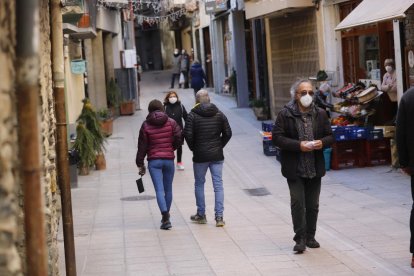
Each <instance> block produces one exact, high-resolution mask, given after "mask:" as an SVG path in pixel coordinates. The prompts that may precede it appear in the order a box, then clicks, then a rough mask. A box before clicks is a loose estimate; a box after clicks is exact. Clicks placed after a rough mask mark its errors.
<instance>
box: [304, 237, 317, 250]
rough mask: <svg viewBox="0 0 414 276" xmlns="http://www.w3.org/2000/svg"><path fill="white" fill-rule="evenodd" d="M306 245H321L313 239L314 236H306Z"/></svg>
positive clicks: (312, 246) (313, 246) (310, 246)
mask: <svg viewBox="0 0 414 276" xmlns="http://www.w3.org/2000/svg"><path fill="white" fill-rule="evenodd" d="M306 246H307V247H309V248H319V247H321V245H320V244H319V242H317V241H316V240H315V238H308V239H307V240H306Z"/></svg>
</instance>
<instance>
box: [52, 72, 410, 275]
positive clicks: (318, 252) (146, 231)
mask: <svg viewBox="0 0 414 276" xmlns="http://www.w3.org/2000/svg"><path fill="white" fill-rule="evenodd" d="M169 81H170V74H169V72H168V71H164V72H159V71H157V72H146V73H144V74H143V77H142V82H141V93H142V97H141V100H142V103H141V108H142V110H140V111H137V112H136V113H135V114H134V115H133V116H127V117H119V118H117V119H116V120H115V122H114V134H113V135H112V136H111V137H110V138H109V139H108V144H107V152H106V159H107V169H106V170H105V171H92V172H91V174H90V175H88V176H79V178H78V181H79V183H78V188H75V189H72V200H73V215H74V228H75V229H74V230H75V242H76V260H77V273H78V275H82V276H86V275H108V276H109V275H111V276H113V275H338V276H339V275H413V274H414V269H411V267H410V266H409V264H410V261H411V255H410V253H409V224H408V220H409V212H410V208H411V203H412V201H411V194H410V185H409V178H408V177H407V176H405V175H402V174H401V173H399V172H395V171H390V167H389V166H376V167H369V168H355V169H343V170H339V171H329V172H328V173H327V175H326V176H325V177H324V178H323V181H322V193H321V198H320V213H319V214H320V215H319V221H318V222H319V224H318V231H317V235H316V238H317V240H318V241H319V242H320V243H321V248H319V249H308V250H307V251H306V252H305V253H304V254H294V253H293V251H292V248H293V245H294V242H293V240H292V238H293V230H292V224H291V217H290V206H289V192H288V186H287V184H286V180H285V179H284V178H283V177H282V175H281V173H280V164H279V163H278V162H277V161H276V160H275V158H274V157H267V156H265V155H264V154H263V149H262V141H261V137H260V135H259V130H260V129H261V122H260V121H257V120H256V118H255V117H254V114H253V112H252V110H251V109H249V108H236V105H235V102H234V99H233V98H231V97H227V96H220V95H216V94H214V93H211V98H212V102H213V103H215V104H217V106H218V107H219V108H220V109H221V110H222V111H223V112H224V113H225V114H226V115H227V116H228V118H229V121H230V125H231V127H232V130H233V138H232V139H231V140H230V142H229V144H228V146H227V147H226V148H225V158H226V159H225V164H224V175H223V178H224V191H225V212H224V219H225V221H226V226H225V227H224V228H216V227H215V223H214V210H213V209H214V196H213V190H212V185H211V179H209V174H208V178H207V183H206V204H207V219H208V224H206V225H198V224H193V223H191V221H190V215H192V214H194V213H195V211H196V207H195V198H194V188H193V180H194V178H193V171H192V163H191V157H192V156H191V152H190V151H189V149H188V147H187V146H186V145H184V153H183V161H184V165H185V170H184V171H177V172H176V174H175V178H174V184H173V189H174V200H173V205H172V209H171V220H172V224H173V228H172V229H171V230H170V231H164V230H160V229H159V225H160V219H161V215H160V213H159V209H158V206H157V203H156V200H155V199H154V196H155V192H154V189H153V186H152V183H151V179H150V177H149V174H146V175H145V176H144V177H143V180H144V185H145V189H146V191H145V192H144V193H143V194H141V195H138V192H137V188H136V185H135V179H136V178H137V168H136V165H135V154H136V144H137V138H138V131H139V127H140V125H141V123H142V121H143V120H144V118H145V117H146V115H147V113H148V112H147V105H148V102H149V101H150V100H152V99H154V98H157V99H163V98H164V96H165V92H166V90H167V88H168V84H169ZM177 91H178V93H179V96H180V97H181V99H182V102H183V104H184V105H185V107H186V108H187V110H190V109H191V107H192V105H193V104H194V96H193V90H192V89H185V90H184V89H178V90H177ZM256 188H264V189H265V190H264V191H268V192H269V194H268V195H265V196H252V195H249V193H248V192H247V190H248V189H256ZM59 241H60V259H61V261H60V267H61V272H62V275H65V272H64V270H65V268H64V255H63V254H64V253H63V234H62V231H60V234H59Z"/></svg>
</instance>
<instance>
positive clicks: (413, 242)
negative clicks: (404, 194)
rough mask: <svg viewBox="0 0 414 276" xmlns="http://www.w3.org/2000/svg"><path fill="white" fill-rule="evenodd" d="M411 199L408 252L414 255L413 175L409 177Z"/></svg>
mask: <svg viewBox="0 0 414 276" xmlns="http://www.w3.org/2000/svg"><path fill="white" fill-rule="evenodd" d="M411 197H412V199H413V205H412V207H411V215H410V232H411V238H410V252H411V253H413V254H414V175H412V176H411Z"/></svg>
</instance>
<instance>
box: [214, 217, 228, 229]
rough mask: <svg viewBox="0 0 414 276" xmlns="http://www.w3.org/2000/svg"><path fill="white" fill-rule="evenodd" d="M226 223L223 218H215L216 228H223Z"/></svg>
mask: <svg viewBox="0 0 414 276" xmlns="http://www.w3.org/2000/svg"><path fill="white" fill-rule="evenodd" d="M224 225H226V223H225V222H224V220H223V217H216V227H223V226H224Z"/></svg>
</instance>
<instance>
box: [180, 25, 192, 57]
mask: <svg viewBox="0 0 414 276" xmlns="http://www.w3.org/2000/svg"><path fill="white" fill-rule="evenodd" d="M181 39H182V41H181V42H182V43H183V48H184V49H185V50H186V51H187V54H191V48H192V47H191V27H187V28H185V29H183V30H182V31H181Z"/></svg>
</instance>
